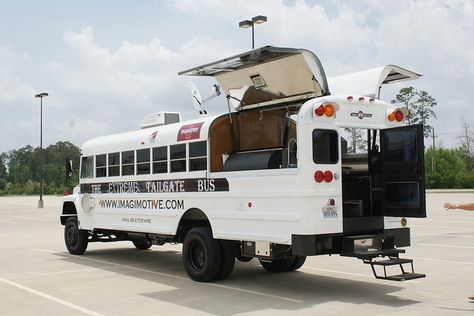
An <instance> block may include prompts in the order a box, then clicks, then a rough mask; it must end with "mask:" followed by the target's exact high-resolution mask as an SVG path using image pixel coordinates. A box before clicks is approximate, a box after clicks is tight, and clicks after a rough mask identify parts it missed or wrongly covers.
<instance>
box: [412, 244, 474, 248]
mask: <svg viewBox="0 0 474 316" xmlns="http://www.w3.org/2000/svg"><path fill="white" fill-rule="evenodd" d="M413 245H417V246H432V247H446V248H462V249H474V247H470V246H456V245H443V244H425V243H423V244H422V243H413Z"/></svg>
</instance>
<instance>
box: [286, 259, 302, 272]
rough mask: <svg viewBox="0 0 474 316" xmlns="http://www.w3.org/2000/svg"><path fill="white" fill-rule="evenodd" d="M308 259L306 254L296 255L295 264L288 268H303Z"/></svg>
mask: <svg viewBox="0 0 474 316" xmlns="http://www.w3.org/2000/svg"><path fill="white" fill-rule="evenodd" d="M305 261H306V256H295V260H294V261H293V264H292V265H291V267H290V268H289V269H288V271H295V270H298V269H299V268H301V267H302V266H303V264H304V262H305Z"/></svg>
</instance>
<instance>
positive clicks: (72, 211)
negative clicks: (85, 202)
mask: <svg viewBox="0 0 474 316" xmlns="http://www.w3.org/2000/svg"><path fill="white" fill-rule="evenodd" d="M67 215H70V216H67ZM74 216H77V210H76V206H75V205H74V202H64V204H63V213H62V216H61V224H62V225H66V222H67V220H68V219H69V218H71V217H74Z"/></svg>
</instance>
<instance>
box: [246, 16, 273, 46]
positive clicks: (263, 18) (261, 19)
mask: <svg viewBox="0 0 474 316" xmlns="http://www.w3.org/2000/svg"><path fill="white" fill-rule="evenodd" d="M265 22H267V17H266V16H264V15H257V16H254V17H253V18H252V20H243V21H240V22H239V27H241V28H243V29H246V28H249V27H251V28H252V49H254V48H255V34H254V33H255V31H254V28H255V24H262V23H265Z"/></svg>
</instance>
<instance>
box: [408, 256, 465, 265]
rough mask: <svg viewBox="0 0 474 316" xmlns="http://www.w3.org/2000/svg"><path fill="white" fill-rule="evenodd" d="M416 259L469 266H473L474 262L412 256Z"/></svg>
mask: <svg viewBox="0 0 474 316" xmlns="http://www.w3.org/2000/svg"><path fill="white" fill-rule="evenodd" d="M413 259H416V260H425V261H433V262H441V263H456V264H467V265H470V266H474V262H465V261H453V260H443V259H430V258H419V257H413Z"/></svg>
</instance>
